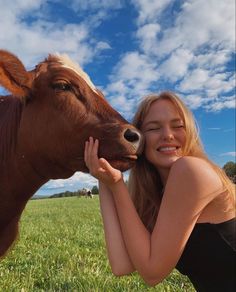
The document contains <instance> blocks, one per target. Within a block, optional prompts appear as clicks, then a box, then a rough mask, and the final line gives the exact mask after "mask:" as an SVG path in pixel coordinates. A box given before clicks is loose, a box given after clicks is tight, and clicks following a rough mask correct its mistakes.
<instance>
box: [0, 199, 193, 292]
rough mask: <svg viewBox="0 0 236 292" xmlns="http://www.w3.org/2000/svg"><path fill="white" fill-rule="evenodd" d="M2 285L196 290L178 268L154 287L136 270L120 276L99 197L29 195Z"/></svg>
mask: <svg viewBox="0 0 236 292" xmlns="http://www.w3.org/2000/svg"><path fill="white" fill-rule="evenodd" d="M0 291H1V292H13V291H21V292H27V291H32V292H35V291H47V292H48V291H79V292H80V291H81V292H83V291H84V292H90V291H91V292H93V291H97V292H103V291H115V292H117V291H118V292H119V291H120V292H121V291H122V292H123V291H137V292H140V291H181V292H182V291H186V292H191V291H195V290H194V289H193V288H192V285H191V283H190V282H189V281H188V280H187V278H185V277H183V276H181V275H180V274H179V273H178V272H177V271H174V272H173V273H172V274H171V275H170V277H168V279H167V280H165V281H164V282H163V283H162V284H160V285H158V286H156V287H155V288H149V287H148V286H146V285H145V283H144V282H143V280H142V279H141V278H140V277H139V276H138V275H137V274H136V273H134V274H133V275H131V276H125V277H120V278H117V277H115V276H113V275H112V273H111V270H110V267H109V265H108V261H107V257H106V252H105V245H104V238H103V228H102V222H101V217H100V212H99V202H98V197H95V198H93V199H86V198H75V197H73V198H60V199H44V200H34V201H30V202H29V203H28V205H27V207H26V209H25V211H24V213H23V216H22V219H21V228H20V238H19V239H18V241H17V244H16V245H15V246H14V247H13V249H12V250H11V252H10V253H9V254H8V256H7V257H6V258H5V259H4V260H2V261H1V263H0Z"/></svg>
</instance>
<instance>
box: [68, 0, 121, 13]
mask: <svg viewBox="0 0 236 292" xmlns="http://www.w3.org/2000/svg"><path fill="white" fill-rule="evenodd" d="M70 2H71V4H72V8H73V9H74V10H75V11H77V12H79V11H88V10H89V11H94V10H101V9H105V10H108V9H109V10H110V9H112V10H113V9H120V8H121V7H122V3H121V1H120V0H99V1H98V0H86V1H84V0H71V1H70Z"/></svg>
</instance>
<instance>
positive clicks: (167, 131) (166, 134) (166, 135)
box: [163, 127, 174, 141]
mask: <svg viewBox="0 0 236 292" xmlns="http://www.w3.org/2000/svg"><path fill="white" fill-rule="evenodd" d="M163 139H164V140H165V141H172V140H173V139H174V134H173V132H172V130H171V128H169V127H165V128H163Z"/></svg>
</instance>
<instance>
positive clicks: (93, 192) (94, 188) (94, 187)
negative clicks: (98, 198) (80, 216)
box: [91, 186, 99, 195]
mask: <svg viewBox="0 0 236 292" xmlns="http://www.w3.org/2000/svg"><path fill="white" fill-rule="evenodd" d="M91 192H92V194H93V195H97V194H98V193H99V191H98V187H97V186H93V187H92V190H91Z"/></svg>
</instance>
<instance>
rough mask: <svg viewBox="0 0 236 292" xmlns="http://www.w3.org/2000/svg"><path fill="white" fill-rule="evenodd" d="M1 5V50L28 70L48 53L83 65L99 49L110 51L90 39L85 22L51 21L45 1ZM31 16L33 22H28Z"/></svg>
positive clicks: (106, 44)
mask: <svg viewBox="0 0 236 292" xmlns="http://www.w3.org/2000/svg"><path fill="white" fill-rule="evenodd" d="M3 2H4V3H3ZM0 5H1V12H0V17H1V26H0V43H1V48H3V49H7V50H9V51H11V52H13V53H15V54H16V55H17V56H19V57H20V58H21V59H22V61H23V63H24V64H25V65H26V66H27V67H29V66H31V67H34V66H35V65H36V63H37V62H39V61H41V60H42V59H43V58H45V57H46V56H47V55H48V53H55V52H63V53H67V54H69V55H70V57H71V58H72V59H74V60H75V61H77V62H79V63H80V65H84V64H86V63H89V62H91V61H92V59H93V58H94V56H95V55H97V54H99V53H100V52H101V51H102V50H105V49H109V48H110V45H109V44H108V43H106V42H104V41H97V40H95V39H94V38H91V30H92V29H93V26H92V25H91V24H90V23H87V22H86V21H83V22H80V23H70V22H67V23H65V22H64V21H62V20H61V19H60V18H59V19H57V20H55V18H54V20H51V18H52V17H51V14H50V13H51V12H50V10H49V9H48V3H47V1H46V0H40V1H39V0H38V1H33V0H32V1H30V0H27V1H20V0H17V1H8V2H6V1H2V0H0ZM39 9H40V10H39ZM30 17H32V19H30V21H27V18H30ZM3 44H4V45H3Z"/></svg>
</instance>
